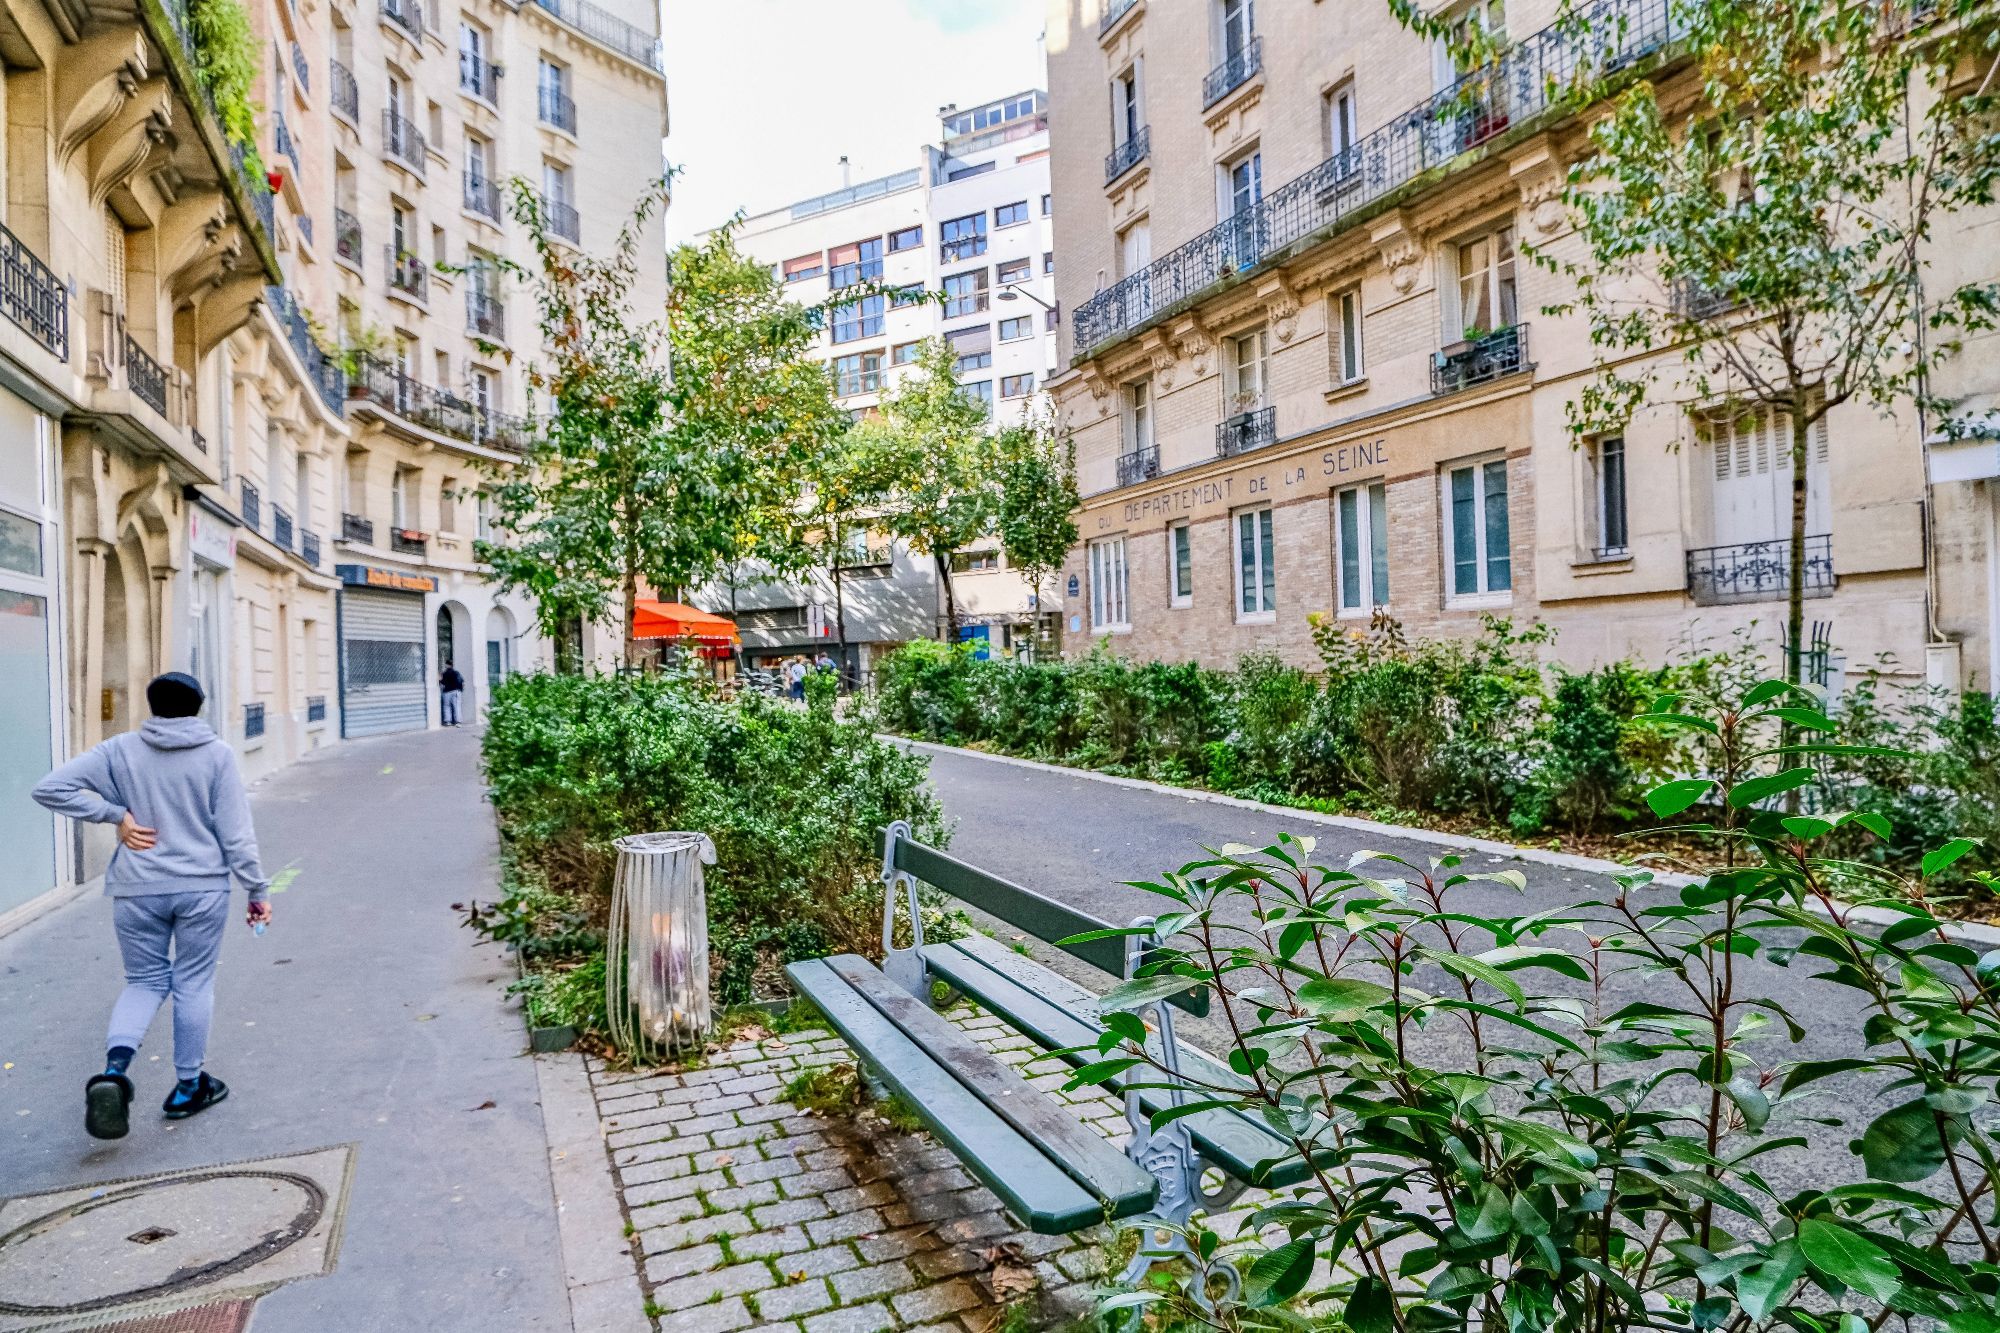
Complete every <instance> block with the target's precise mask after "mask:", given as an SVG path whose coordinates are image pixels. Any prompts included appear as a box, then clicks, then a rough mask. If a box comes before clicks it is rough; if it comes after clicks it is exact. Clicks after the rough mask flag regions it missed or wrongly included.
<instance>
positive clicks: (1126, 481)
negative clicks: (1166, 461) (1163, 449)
mask: <svg viewBox="0 0 2000 1333" xmlns="http://www.w3.org/2000/svg"><path fill="white" fill-rule="evenodd" d="M1159 475H1160V450H1159V448H1158V446H1156V445H1148V446H1147V447H1146V448H1144V449H1134V450H1132V451H1131V452H1130V453H1125V454H1120V455H1118V484H1119V485H1120V486H1136V485H1138V484H1139V483H1140V482H1142V481H1151V480H1152V479H1153V478H1154V477H1157V476H1159Z"/></svg>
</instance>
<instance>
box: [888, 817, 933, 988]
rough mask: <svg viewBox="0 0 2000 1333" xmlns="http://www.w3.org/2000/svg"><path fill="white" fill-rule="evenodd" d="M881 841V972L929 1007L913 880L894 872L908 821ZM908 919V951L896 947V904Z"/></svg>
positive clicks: (920, 917)
mask: <svg viewBox="0 0 2000 1333" xmlns="http://www.w3.org/2000/svg"><path fill="white" fill-rule="evenodd" d="M885 833H886V836H885V837H884V838H883V839H882V972H883V974H884V975H885V976H887V977H888V978H889V979H890V980H891V981H893V982H895V983H896V984H897V985H898V986H901V987H902V988H903V989H904V990H906V991H908V992H909V993H910V994H912V995H914V996H916V997H917V998H918V999H920V1000H922V1001H924V1002H925V1003H926V1004H928V1003H930V998H931V987H930V969H929V968H928V967H927V966H926V965H925V963H924V915H923V910H922V909H921V908H920V907H919V906H918V903H917V878H916V876H914V875H912V874H910V873H909V872H908V871H905V870H898V869H897V868H896V844H897V843H899V842H901V841H902V840H904V839H905V838H908V837H909V836H910V821H909V820H907V819H899V820H897V821H896V822H895V823H893V824H891V825H889V827H888V828H887V829H886V830H885ZM898 898H900V899H902V902H903V910H904V911H905V912H906V913H907V914H908V915H909V918H910V947H909V948H907V949H898V948H897V947H896V900H897V899H898Z"/></svg>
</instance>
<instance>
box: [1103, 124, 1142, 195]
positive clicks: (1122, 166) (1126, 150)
mask: <svg viewBox="0 0 2000 1333" xmlns="http://www.w3.org/2000/svg"><path fill="white" fill-rule="evenodd" d="M1152 151H1153V127H1152V126H1151V125H1141V126H1140V127H1139V128H1138V129H1137V130H1135V131H1134V132H1133V134H1132V137H1131V138H1129V139H1127V140H1126V141H1125V142H1124V143H1121V144H1119V145H1118V146H1117V147H1116V148H1114V149H1112V150H1111V152H1110V153H1109V154H1107V155H1106V156H1105V159H1104V183H1105V184H1106V185H1109V184H1111V182H1113V181H1115V180H1117V179H1118V178H1119V177H1120V176H1123V175H1124V174H1125V173H1126V172H1128V171H1130V170H1131V169H1132V168H1134V167H1136V166H1138V165H1139V164H1140V163H1141V162H1144V161H1145V160H1146V155H1147V154H1148V153H1151V152H1152Z"/></svg>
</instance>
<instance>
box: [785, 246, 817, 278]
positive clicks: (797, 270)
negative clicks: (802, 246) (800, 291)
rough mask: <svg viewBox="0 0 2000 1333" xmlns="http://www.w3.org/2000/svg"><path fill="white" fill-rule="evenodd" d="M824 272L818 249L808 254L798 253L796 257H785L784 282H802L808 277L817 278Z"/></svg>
mask: <svg viewBox="0 0 2000 1333" xmlns="http://www.w3.org/2000/svg"><path fill="white" fill-rule="evenodd" d="M824 272H826V266H825V264H824V263H823V262H822V261H821V258H820V255H819V252H818V251H814V252H813V253H812V254H809V255H800V256H799V257H798V258H797V259H787V260H786V261H785V281H786V282H804V281H806V280H807V279H808V278H817V277H818V276H819V275H820V274H822V273H824Z"/></svg>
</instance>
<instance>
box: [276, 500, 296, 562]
mask: <svg viewBox="0 0 2000 1333" xmlns="http://www.w3.org/2000/svg"><path fill="white" fill-rule="evenodd" d="M271 540H272V541H273V542H275V543H276V544H277V545H278V547H279V548H280V549H281V550H286V551H289V550H291V549H292V516H291V515H290V514H289V513H287V512H286V511H285V507H284V506H283V505H280V504H274V505H272V506H271Z"/></svg>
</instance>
